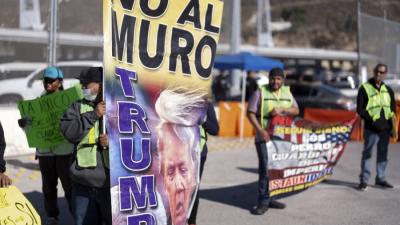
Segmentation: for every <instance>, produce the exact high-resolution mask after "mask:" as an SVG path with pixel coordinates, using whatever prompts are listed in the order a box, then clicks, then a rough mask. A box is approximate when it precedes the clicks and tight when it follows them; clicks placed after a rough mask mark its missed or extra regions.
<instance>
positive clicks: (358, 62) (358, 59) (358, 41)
mask: <svg viewBox="0 0 400 225" xmlns="http://www.w3.org/2000/svg"><path fill="white" fill-rule="evenodd" d="M360 42H361V0H357V66H358V79H359V80H360V81H361V82H359V83H360V85H361V83H363V81H364V78H363V75H362V65H361V43H360Z"/></svg>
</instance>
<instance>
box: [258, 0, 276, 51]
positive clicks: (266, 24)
mask: <svg viewBox="0 0 400 225" xmlns="http://www.w3.org/2000/svg"><path fill="white" fill-rule="evenodd" d="M257 6H258V7H257V8H258V12H257V44H258V46H267V47H273V46H274V42H273V39H272V29H271V4H270V1H269V0H258V5H257Z"/></svg>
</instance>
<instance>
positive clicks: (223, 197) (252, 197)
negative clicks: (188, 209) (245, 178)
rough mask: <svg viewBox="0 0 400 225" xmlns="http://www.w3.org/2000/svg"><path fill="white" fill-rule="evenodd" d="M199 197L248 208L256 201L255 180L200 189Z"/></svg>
mask: <svg viewBox="0 0 400 225" xmlns="http://www.w3.org/2000/svg"><path fill="white" fill-rule="evenodd" d="M199 196H200V198H202V199H207V200H209V201H214V202H219V203H222V204H226V205H230V206H235V207H238V208H242V209H245V210H250V208H252V207H253V206H254V205H255V204H256V203H257V182H252V183H248V184H241V185H237V186H232V187H222V188H215V189H206V190H200V195H199Z"/></svg>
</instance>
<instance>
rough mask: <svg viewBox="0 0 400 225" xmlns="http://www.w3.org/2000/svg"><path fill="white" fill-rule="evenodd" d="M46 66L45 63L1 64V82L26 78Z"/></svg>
mask: <svg viewBox="0 0 400 225" xmlns="http://www.w3.org/2000/svg"><path fill="white" fill-rule="evenodd" d="M44 66H46V64H45V63H28V62H11V63H2V64H0V80H5V79H12V78H21V77H26V76H27V75H29V74H30V73H32V72H33V71H35V70H37V69H39V68H42V67H44Z"/></svg>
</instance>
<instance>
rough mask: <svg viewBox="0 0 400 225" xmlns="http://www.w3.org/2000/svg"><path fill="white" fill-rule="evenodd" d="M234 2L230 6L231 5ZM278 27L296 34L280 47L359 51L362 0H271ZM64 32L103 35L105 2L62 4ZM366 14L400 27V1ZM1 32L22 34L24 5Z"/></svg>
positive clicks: (250, 15)
mask: <svg viewBox="0 0 400 225" xmlns="http://www.w3.org/2000/svg"><path fill="white" fill-rule="evenodd" d="M231 1H232V0H225V2H226V3H228V2H231ZM270 1H271V13H272V21H280V20H283V21H289V22H291V23H292V28H291V29H289V30H287V31H283V32H274V34H273V38H274V42H275V45H276V46H279V47H313V48H326V49H336V50H355V49H356V40H357V0H270ZM59 2H60V4H59V18H60V20H59V24H60V25H59V27H60V30H61V31H63V32H74V33H86V34H97V35H101V34H102V1H100V0H85V1H81V0H62V1H59ZM362 3H363V6H362V11H363V12H365V13H368V14H371V15H374V16H379V17H383V15H384V13H383V12H384V10H386V15H387V18H388V19H389V20H393V21H397V22H400V0H362ZM40 4H41V6H40V8H41V18H42V23H45V24H46V27H47V17H48V8H49V0H40ZM0 12H1V13H0V27H7V28H17V27H18V23H19V16H18V13H19V1H18V0H1V7H0ZM256 12H257V0H242V39H243V40H242V42H244V43H249V44H255V43H257V37H256V36H257V33H256V24H255V18H254V17H255V16H256Z"/></svg>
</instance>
